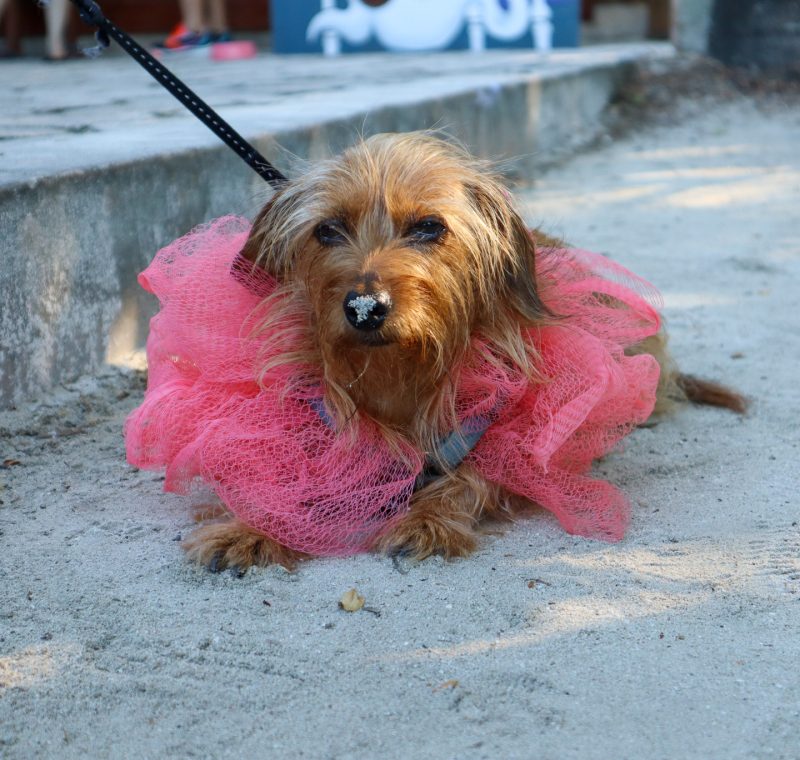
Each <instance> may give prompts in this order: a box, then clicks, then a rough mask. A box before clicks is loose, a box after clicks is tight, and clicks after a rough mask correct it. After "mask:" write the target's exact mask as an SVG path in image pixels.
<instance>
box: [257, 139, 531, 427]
mask: <svg viewBox="0 0 800 760" xmlns="http://www.w3.org/2000/svg"><path fill="white" fill-rule="evenodd" d="M243 253H244V255H245V257H246V258H248V259H249V260H251V261H252V262H254V263H256V264H257V265H259V266H261V267H263V268H264V269H266V270H267V271H268V272H269V273H270V274H272V275H273V276H274V277H275V278H276V279H277V280H278V282H279V293H282V294H283V296H284V300H283V307H282V309H278V310H272V312H271V314H272V316H271V317H270V319H271V320H280V319H287V320H294V321H297V320H300V321H303V322H304V323H305V324H306V326H307V333H306V340H307V342H308V344H309V345H308V349H309V351H313V352H316V354H317V357H318V361H319V363H320V364H321V365H322V367H323V371H324V374H325V379H326V381H327V385H328V386H329V389H330V391H331V396H332V400H333V405H334V407H335V408H337V409H338V410H340V411H342V412H343V413H344V412H346V411H347V410H348V407H349V408H350V410H351V411H352V409H353V408H357V409H361V410H364V411H367V412H368V413H370V414H371V415H373V416H374V417H376V418H378V419H380V420H382V421H386V422H388V423H391V424H402V421H403V420H404V419H405V418H406V417H408V415H409V414H414V413H418V412H419V410H420V406H422V407H424V406H425V405H426V404H430V403H433V402H432V401H431V400H430V399H429V398H428V397H427V396H428V392H430V393H431V394H434V395H435V389H436V388H437V387H439V386H440V385H441V380H442V378H443V377H444V376H446V375H447V374H448V372H449V371H450V370H451V369H452V368H453V367H454V366H457V364H458V362H459V361H461V359H462V358H463V357H464V354H465V352H466V351H467V349H468V347H469V345H470V340H471V338H472V336H473V335H475V334H480V335H482V336H483V337H484V338H486V339H487V340H489V341H490V342H492V343H493V344H496V345H497V346H498V347H499V349H500V352H501V353H502V354H504V355H507V358H508V359H509V360H510V361H512V362H514V363H517V364H519V365H522V366H523V368H524V369H526V370H527V369H529V368H528V367H527V366H524V365H526V364H527V362H528V361H529V359H528V356H527V355H526V351H525V349H524V347H523V343H522V341H521V340H520V339H519V335H520V330H521V327H522V326H524V325H532V324H536V323H537V322H539V321H540V320H541V319H542V318H543V317H544V316H545V314H546V309H545V308H544V306H543V305H542V303H541V301H540V299H539V296H538V292H537V287H536V278H535V256H534V248H533V243H532V241H531V238H530V236H529V234H528V231H527V229H526V227H525V225H524V223H523V221H522V220H521V218H520V217H519V215H518V214H517V213H516V212H515V210H514V209H513V206H512V204H511V201H510V198H509V195H508V193H507V192H506V191H505V189H504V188H503V186H502V185H501V184H500V183H499V182H498V181H497V179H496V178H495V177H494V176H492V175H491V173H489V172H488V171H487V170H486V169H485V168H484V167H483V166H482V165H481V164H480V163H479V162H477V161H476V160H475V159H473V158H471V157H470V156H469V155H468V154H467V153H466V152H465V151H464V150H462V149H461V148H459V147H457V146H454V145H452V144H450V143H448V142H445V141H443V140H441V139H438V138H436V137H433V136H431V135H429V134H426V133H412V134H399V135H377V136H375V137H371V138H369V139H367V140H365V141H363V142H360V143H359V144H357V145H356V146H354V147H352V148H350V149H348V150H347V151H345V152H344V153H343V154H342V155H341V156H339V157H338V158H335V159H331V160H327V161H322V162H319V163H317V164H316V165H315V166H314V167H313V169H311V170H310V171H308V172H307V173H305V174H304V175H302V176H300V177H299V178H297V179H295V180H292V181H291V182H290V183H288V184H287V185H286V186H285V187H284V188H282V189H281V190H280V191H278V192H277V193H276V194H275V196H274V197H273V198H272V199H271V200H270V201H269V202H268V203H267V205H266V206H265V207H264V209H263V210H262V211H261V212H260V214H259V215H258V217H257V219H256V221H255V224H254V226H253V230H252V233H251V235H250V238H249V239H248V241H247V243H246V245H245V248H244V251H243ZM272 326H273V327H277V326H279V325H272ZM423 413H426V412H425V410H424V409H423Z"/></svg>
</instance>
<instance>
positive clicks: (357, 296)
mask: <svg viewBox="0 0 800 760" xmlns="http://www.w3.org/2000/svg"><path fill="white" fill-rule="evenodd" d="M537 245H541V246H554V245H557V243H556V242H555V241H552V240H550V239H548V238H547V237H546V236H544V235H541V234H539V233H536V232H534V233H531V232H529V230H528V229H527V227H526V225H525V224H524V222H523V221H522V219H521V218H520V216H519V215H518V213H517V212H516V211H515V210H514V207H513V204H512V202H511V200H510V198H509V195H508V192H507V191H506V190H505V189H504V187H503V186H502V185H501V183H500V182H499V181H498V179H497V178H496V177H494V176H493V175H492V174H491V173H490V172H489V171H488V170H487V169H486V167H485V165H483V164H482V163H480V162H478V161H476V160H475V159H473V158H471V157H470V156H469V155H468V154H467V153H466V152H465V151H463V150H462V149H461V148H459V147H457V146H454V145H452V144H451V143H448V142H445V141H442V140H441V139H438V138H436V137H434V136H431V135H429V134H425V133H414V134H404V135H379V136H376V137H372V138H370V139H368V140H365V141H363V142H361V143H359V144H358V145H356V146H355V147H353V148H350V149H349V150H347V151H346V152H345V153H344V154H343V155H342V156H340V157H339V158H338V159H334V160H331V161H326V162H322V163H320V164H318V165H317V166H316V167H314V168H312V169H311V170H310V171H308V172H307V173H306V174H304V175H303V176H301V177H299V178H297V179H295V180H293V181H291V182H289V183H288V184H287V185H286V186H285V187H283V188H282V189H281V190H280V191H279V192H277V193H276V195H275V196H274V197H273V198H272V199H271V200H270V201H269V203H267V205H266V206H265V208H264V209H263V210H262V211H261V212H260V213H259V215H258V217H257V219H256V220H255V224H254V226H253V229H252V232H251V234H250V237H249V240H248V241H247V243H246V246H245V248H244V250H243V255H244V257H245V258H246V259H248V260H249V261H250V262H252V263H253V264H255V265H257V266H258V267H261V268H263V269H264V270H266V271H267V272H268V273H269V274H271V275H272V276H274V277H275V278H276V279H277V280H278V282H279V290H280V292H281V294H283V295H285V294H287V293H288V294H290V296H291V297H289V298H283V299H282V303H283V307H282V310H280V311H277V312H276V311H275V310H273V311H272V312H271V317H270V319H271V320H272V322H273V324H271V325H268V326H265V329H266V328H269V329H273V330H274V329H279V327H280V323H282V322H285V323H287V324H294V325H296V324H298V323H302V324H303V325H304V330H305V337H304V340H303V345H302V347H301V348H300V349H299V351H298V354H297V355H293V356H287V357H285V360H286V361H301V362H304V363H308V364H310V365H314V366H318V367H321V368H322V375H323V377H324V383H325V401H326V405H327V408H328V410H329V411H330V413H331V415H332V416H333V418H334V419H335V421H336V423H337V426H341V425H346V424H348V423H352V422H353V421H354V420H357V419H358V418H359V417H362V416H364V417H369V418H371V419H372V420H374V421H375V422H377V423H378V424H379V425H380V427H381V430H382V433H383V435H384V436H385V438H386V439H387V440H389V441H390V442H391V441H395V442H397V443H398V444H399V442H401V441H404V442H411V443H412V444H413V445H414V446H415V447H417V448H418V449H419V450H421V451H431V450H432V449H433V448H434V447H435V446H436V445H437V441H438V440H439V439H440V438H441V431H442V429H443V420H445V421H447V420H451V421H452V425H451V428H450V429H452V428H453V427H454V426H455V425H457V420H456V412H455V409H454V406H453V396H452V393H451V392H450V390H449V389H450V387H451V385H450V384H449V383H447V382H444V381H445V380H446V378H447V376H448V372H449V370H450V368H452V367H456V366H458V365H459V363H460V362H461V360H462V359H463V357H464V355H465V353H466V352H467V350H468V348H469V346H470V343H471V340H472V338H473V336H474V335H476V334H480V335H481V336H482V337H483V338H484V339H485V340H486V341H488V342H489V343H490V344H491V345H492V346H493V348H494V350H495V351H496V352H497V354H498V355H501V356H502V357H504V360H505V361H507V362H509V363H511V364H513V365H515V366H516V367H518V368H519V369H521V370H522V371H523V372H524V373H525V374H526V375H527V376H528V377H530V378H536V377H537V376H538V372H539V369H538V367H537V356H536V352H535V351H533V350H531V346H530V345H529V344H528V343H527V342H526V341H525V339H524V336H523V329H524V328H529V327H531V326H536V325H543V324H547V323H548V322H551V321H552V320H554V319H558V316H557V315H553V314H551V313H550V312H549V311H548V309H547V308H546V307H545V305H544V304H543V303H542V301H541V300H540V296H539V293H540V285H541V283H540V282H537V267H536V260H537V254H536V246H537ZM664 343H665V340H664V338H663V336H662V335H661V334H659V335H658V336H654V337H652V338H650V339H648V340H647V341H645V342H644V343H643V344H641V345H639V346H637V347H635V348H634V349H633V351H634V352H646V353H650V354H652V355H654V356H655V357H656V358H657V359H658V361H659V363H660V365H661V367H662V374H661V379H660V382H659V393H658V396H659V402H658V405H657V410H663V409H664V408H665V406H666V405H667V404H668V403H670V401H674V400H676V399H678V400H685V399H686V398H689V399H690V400H692V401H697V402H701V403H710V404H716V405H719V406H726V407H729V408H732V409H735V410H737V411H742V409H743V403H744V402H743V400H742V399H741V397H739V396H737V395H736V394H733V393H731V392H730V391H728V390H727V389H725V388H722V387H720V386H716V385H714V384H710V383H706V382H703V381H697V380H694V379H692V378H688V377H686V376H683V375H680V374H679V373H678V372H677V371H676V369H675V368H674V366H673V365H672V363H671V362H670V360H669V359H668V357H667V354H666V352H665V349H664ZM270 368H271V367H269V366H268V367H265V368H264V370H265V371H268V370H269V369H270ZM446 424H447V423H446V422H445V429H446ZM530 506H531V505H530V504H528V503H526V502H525V500H523V499H521V498H520V497H518V496H515V495H513V494H512V493H510V492H507V491H505V490H504V489H502V488H501V487H499V486H497V485H494V484H492V483H490V482H488V481H487V480H485V479H484V478H483V477H481V475H480V474H479V473H478V472H477V471H476V470H475V469H474V468H473V467H472V466H470V465H469V464H467V463H462V464H461V465H460V466H458V467H457V469H456V470H455V471H454V472H450V473H445V474H444V475H442V476H441V477H438V478H434V479H432V481H431V482H429V483H428V484H427V485H425V486H424V487H422V488H421V489H419V490H417V491H416V493H415V494H414V496H413V499H412V502H411V509H410V511H409V512H408V514H407V515H406V516H405V517H404V518H403V519H402V520H401V521H400V522H399V523H397V524H396V525H394V527H392V528H391V529H390V531H389V532H388V533H386V534H385V535H383V536H382V537H381V538H380V540H379V544H378V546H377V547H376V548H377V549H379V550H381V551H385V552H396V551H403V552H408V553H409V554H411V555H413V556H414V557H418V558H422V557H425V556H428V555H430V554H433V553H441V554H443V555H444V556H445V557H459V556H464V555H467V554H469V553H470V552H471V551H473V550H474V549H475V548H476V545H477V541H478V537H479V521H480V520H481V519H483V518H498V517H499V518H502V517H507V516H511V515H513V514H515V513H517V512H519V511H520V510H523V509H526V508H529V507H530ZM217 517H218V515H217ZM186 548H187V551H188V553H189V555H190V556H191V557H192V558H193V559H195V560H196V561H198V562H200V563H202V564H205V565H207V566H209V567H211V568H212V569H214V570H220V569H222V568H224V567H238V568H242V569H244V568H247V567H248V566H250V565H253V564H256V565H264V564H267V563H271V562H277V563H281V564H284V565H287V566H289V565H291V564H292V563H293V562H294V561H295V560H296V559H298V558H300V557H301V556H302V555H300V554H298V553H297V552H294V551H292V550H289V549H287V548H285V547H283V546H280V545H279V544H277V543H276V542H275V541H273V540H272V539H270V538H268V537H266V536H264V535H262V534H261V533H258V532H256V531H254V530H253V529H251V528H249V527H247V526H246V525H244V524H243V523H241V522H239V521H237V519H235V518H233V517H232V516H228V517H224V518H223V519H222V520H215V521H211V522H209V523H207V524H205V525H202V526H200V527H199V528H197V529H196V530H195V532H194V533H193V534H192V535H191V536H190V538H189V540H188V541H187V543H186Z"/></svg>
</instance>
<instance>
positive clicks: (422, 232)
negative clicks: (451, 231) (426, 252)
mask: <svg viewBox="0 0 800 760" xmlns="http://www.w3.org/2000/svg"><path fill="white" fill-rule="evenodd" d="M445 232H447V227H445V226H444V225H443V224H442V223H441V222H440V221H439V220H438V219H437V218H436V217H426V218H425V219H420V220H419V221H417V222H414V223H413V224H412V225H411V226H410V227H409V228H408V229H407V230H406V236H407V237H410V238H411V240H412V241H413V242H414V243H435V242H436V241H437V240H439V239H441V238H442V237H443V236H444V234H445Z"/></svg>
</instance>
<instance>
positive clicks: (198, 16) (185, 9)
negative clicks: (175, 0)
mask: <svg viewBox="0 0 800 760" xmlns="http://www.w3.org/2000/svg"><path fill="white" fill-rule="evenodd" d="M181 15H182V16H183V24H184V26H185V27H186V28H187V29H188V30H189V31H190V32H196V33H197V34H202V33H203V32H205V31H208V24H207V23H206V18H205V14H204V13H203V0H181Z"/></svg>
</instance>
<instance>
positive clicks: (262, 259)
mask: <svg viewBox="0 0 800 760" xmlns="http://www.w3.org/2000/svg"><path fill="white" fill-rule="evenodd" d="M279 193H280V191H278V192H277V193H275V194H274V195H273V196H272V197H271V198H270V199H269V200H268V201H267V203H266V205H265V206H264V207H263V208H262V209H261V211H259V212H258V214H257V215H256V218H255V219H254V220H253V226H252V227H251V228H250V235H249V237H248V238H247V241H246V242H245V244H244V248H242V251H241V255H242V256H243V257H244V258H246V259H247V260H248V261H250V262H251V263H253V264H255V265H257V266H260V267H261V268H262V269H265V270H266V271H268V272H269V273H270V274H271V275H272V276H273V277H275V276H277V272H273V271H270V269H271V267H270V266H269V257H268V255H267V254H268V247H269V246H268V242H269V231H270V229H271V228H272V227H273V224H271V216H272V213H273V210H274V207H275V200H276V199H277V197H278V195H279Z"/></svg>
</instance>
